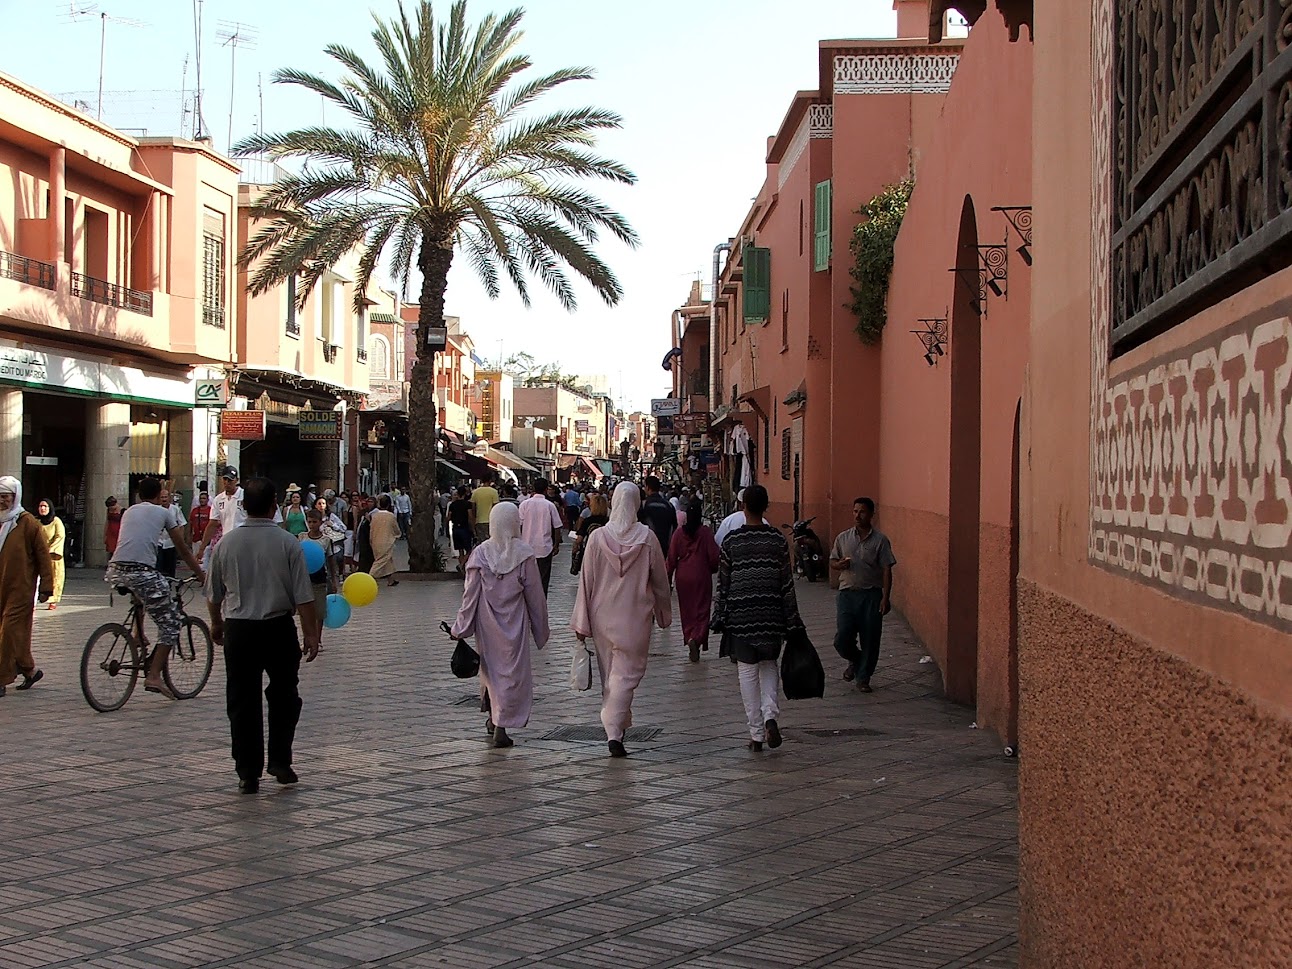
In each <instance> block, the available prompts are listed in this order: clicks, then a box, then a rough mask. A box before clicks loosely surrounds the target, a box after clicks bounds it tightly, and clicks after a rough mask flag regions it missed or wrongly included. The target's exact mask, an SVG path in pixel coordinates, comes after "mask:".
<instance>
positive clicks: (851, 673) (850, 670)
mask: <svg viewBox="0 0 1292 969" xmlns="http://www.w3.org/2000/svg"><path fill="white" fill-rule="evenodd" d="M856 676H857V667H855V666H853V665H852V664H851V663H849V664H848V666H847V668H846V669H844V671H843V678H844V679H845V680H846V681H847V682H849V683H851V682H852V681H853V680H854V679H855V678H856Z"/></svg>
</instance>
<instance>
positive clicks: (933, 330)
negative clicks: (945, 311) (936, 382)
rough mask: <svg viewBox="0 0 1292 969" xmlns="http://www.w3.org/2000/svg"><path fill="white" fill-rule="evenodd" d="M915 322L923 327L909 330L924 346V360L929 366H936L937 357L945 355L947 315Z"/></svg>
mask: <svg viewBox="0 0 1292 969" xmlns="http://www.w3.org/2000/svg"><path fill="white" fill-rule="evenodd" d="M916 322H917V323H919V324H921V325H922V326H923V327H924V328H923V329H922V330H911V332H912V333H914V334H915V335H916V336H917V337H919V338H920V344H921V345H922V346H923V347H924V362H925V363H927V364H928V365H929V366H930V367H936V366H937V365H938V358H939V357H942V356H945V355H946V350H945V349H944V348H945V347H946V345H947V317H945V316H942V317H931V318H929V319H923V320H916Z"/></svg>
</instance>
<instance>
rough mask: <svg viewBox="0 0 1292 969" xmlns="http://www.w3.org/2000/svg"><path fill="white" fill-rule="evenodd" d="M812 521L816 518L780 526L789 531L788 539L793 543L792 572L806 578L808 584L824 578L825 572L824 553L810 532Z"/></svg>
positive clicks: (819, 543) (811, 531) (815, 537)
mask: <svg viewBox="0 0 1292 969" xmlns="http://www.w3.org/2000/svg"><path fill="white" fill-rule="evenodd" d="M814 521H816V516H813V517H811V518H809V519H808V520H807V521H798V522H795V523H794V524H793V525H783V526H782V527H783V528H788V529H789V530H790V538H791V540H792V541H793V543H794V571H795V573H796V574H798V575H802V576H806V577H807V580H808V581H809V582H815V581H816V580H817V579H819V578H821V577H822V576H824V575H825V570H826V561H825V552H824V550H823V549H822V547H821V539H820V538H818V537H817V534H816V532H814V531H813V530H812V523H813V522H814Z"/></svg>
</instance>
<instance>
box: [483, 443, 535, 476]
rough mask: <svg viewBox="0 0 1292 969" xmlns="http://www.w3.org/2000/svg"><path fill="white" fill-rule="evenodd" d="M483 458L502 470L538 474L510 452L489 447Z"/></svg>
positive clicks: (526, 462) (532, 467) (522, 459)
mask: <svg viewBox="0 0 1292 969" xmlns="http://www.w3.org/2000/svg"><path fill="white" fill-rule="evenodd" d="M485 457H486V458H488V459H489V460H491V461H496V462H497V463H498V464H499V465H501V466H502V467H504V468H511V469H512V470H513V471H528V472H529V473H531V474H538V468H536V467H534V466H533V465H532V464H530V463H529V462H528V461H526V460H525V459H524V458H521V457H519V456H517V455H515V454H512V453H511V452H510V451H503V450H501V449H500V448H492V447H491V448H490V449H489V452H488V453H487V454H486V455H485Z"/></svg>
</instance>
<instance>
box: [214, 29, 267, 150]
mask: <svg viewBox="0 0 1292 969" xmlns="http://www.w3.org/2000/svg"><path fill="white" fill-rule="evenodd" d="M258 33H259V31H257V30H255V29H254V28H253V27H250V26H248V25H247V24H243V23H238V22H237V21H236V20H221V21H220V24H219V28H218V29H217V30H216V32H215V36H216V39H217V40H219V41H220V46H221V47H227V48H229V141H228V146H229V150H230V151H232V150H233V109H234V107H235V104H236V98H235V92H236V69H237V61H238V48H239V47H246V48H247V49H248V50H254V49H255V46H256V39H257V36H256V35H257V34H258Z"/></svg>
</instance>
